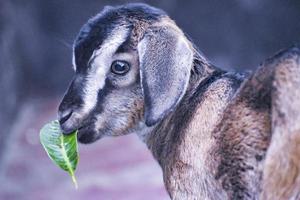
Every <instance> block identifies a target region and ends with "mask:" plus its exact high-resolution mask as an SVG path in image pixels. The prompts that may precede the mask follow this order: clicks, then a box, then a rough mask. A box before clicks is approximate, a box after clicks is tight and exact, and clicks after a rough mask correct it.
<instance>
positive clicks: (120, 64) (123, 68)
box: [111, 60, 130, 75]
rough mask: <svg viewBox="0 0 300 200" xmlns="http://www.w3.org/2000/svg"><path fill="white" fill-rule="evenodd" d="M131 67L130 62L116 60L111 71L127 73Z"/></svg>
mask: <svg viewBox="0 0 300 200" xmlns="http://www.w3.org/2000/svg"><path fill="white" fill-rule="evenodd" d="M129 69H130V64H129V63H128V62H125V61H120V60H116V61H114V62H113V63H112V64H111V71H112V72H113V73H115V74H118V75H124V74H126V73H127V72H128V71H129Z"/></svg>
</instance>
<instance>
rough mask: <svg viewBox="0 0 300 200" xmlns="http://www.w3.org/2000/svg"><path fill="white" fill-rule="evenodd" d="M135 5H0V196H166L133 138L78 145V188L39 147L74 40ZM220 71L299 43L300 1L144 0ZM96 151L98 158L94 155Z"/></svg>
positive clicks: (90, 0) (13, 1)
mask: <svg viewBox="0 0 300 200" xmlns="http://www.w3.org/2000/svg"><path fill="white" fill-rule="evenodd" d="M127 2H133V1H105V0H84V1H83V0H60V1H50V0H48V1H46V0H45V1H41V0H26V1H23V0H0V97H1V98H0V99H1V100H0V127H1V128H0V199H6V200H9V199H13V200H14V199H30V200H32V199H39V200H42V199H45V200H48V199H74V200H77V199H89V200H91V199H105V200H107V199H128V200H138V199H143V200H144V199H159V200H160V199H168V196H167V194H166V192H165V190H164V188H163V182H162V176H161V171H160V168H159V167H158V165H157V164H156V162H155V161H154V160H153V159H152V156H151V154H150V153H149V152H148V151H147V149H146V146H145V145H144V144H142V143H141V142H139V141H138V139H137V138H136V136H126V137H121V138H113V139H111V138H110V139H109V138H108V139H103V140H101V141H99V142H97V143H94V144H92V145H87V146H85V145H80V156H81V158H80V162H79V166H78V171H77V177H78V182H79V189H78V190H75V189H74V187H73V185H72V183H71V180H70V178H69V177H68V175H67V174H66V173H65V172H63V171H61V170H60V169H58V168H57V167H56V166H54V165H53V164H52V163H51V161H50V160H49V159H48V158H47V156H46V153H45V152H44V151H43V150H42V147H41V145H40V143H39V136H38V133H39V129H40V128H41V126H42V125H43V124H44V123H46V122H48V121H50V120H53V119H55V118H56V110H57V106H58V103H59V100H60V99H61V98H62V96H63V93H64V91H65V89H66V88H67V86H68V82H69V81H70V79H71V77H72V75H73V71H72V69H71V52H72V51H71V50H72V42H73V40H74V38H75V37H76V34H77V32H78V31H79V29H80V27H81V26H82V25H83V24H84V23H85V22H86V21H87V19H89V18H90V17H92V16H93V15H95V14H97V13H98V12H99V11H100V10H101V9H102V8H103V6H104V5H116V4H123V3H127ZM140 2H145V3H148V4H151V5H153V6H157V7H160V8H162V9H164V10H165V11H167V13H168V14H169V15H170V16H171V17H172V18H173V19H175V21H176V22H177V24H178V25H179V26H180V27H181V28H182V29H183V30H184V31H185V32H186V33H187V34H188V35H189V36H190V37H191V38H192V39H193V41H194V43H196V45H197V46H198V47H199V49H200V50H201V51H202V52H203V54H204V55H205V56H206V57H207V58H208V59H209V60H210V61H211V62H212V63H213V64H215V65H216V66H219V67H220V68H223V69H227V70H238V71H244V70H254V69H255V68H256V67H257V66H258V65H259V63H260V62H261V61H263V60H264V59H265V58H267V57H269V56H271V55H272V54H274V53H276V52H277V51H278V50H280V49H282V48H286V47H289V46H291V45H293V44H295V43H297V42H300V1H299V0H285V1H282V0H264V1H261V0H231V1H219V0H211V1H204V0H189V1H183V0H181V1H179V0H147V1H140ZM100 155H101V156H100Z"/></svg>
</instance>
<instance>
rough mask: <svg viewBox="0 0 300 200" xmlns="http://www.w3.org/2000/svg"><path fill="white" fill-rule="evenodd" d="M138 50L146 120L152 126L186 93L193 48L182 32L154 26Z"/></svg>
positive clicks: (146, 34)
mask: <svg viewBox="0 0 300 200" xmlns="http://www.w3.org/2000/svg"><path fill="white" fill-rule="evenodd" d="M138 54H139V62H140V76H141V84H142V89H143V93H144V101H145V115H144V116H145V122H146V125H147V126H152V125H154V124H155V123H156V122H158V121H159V120H161V119H162V118H163V117H165V116H166V115H167V114H168V113H169V112H170V111H172V110H173V109H174V108H175V106H176V105H177V104H178V102H179V101H180V100H181V98H182V97H183V95H184V94H185V91H186V88H187V85H188V82H189V77H190V71H191V66H192V63H193V51H192V49H191V48H190V47H189V45H188V43H187V41H186V39H185V37H184V35H183V34H182V33H181V32H179V31H176V30H174V29H173V28H170V27H169V28H168V27H154V28H152V29H149V30H148V31H147V32H146V33H145V35H144V38H143V39H142V40H141V41H140V43H139V44H138Z"/></svg>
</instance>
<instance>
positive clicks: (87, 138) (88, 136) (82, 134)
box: [78, 129, 102, 144]
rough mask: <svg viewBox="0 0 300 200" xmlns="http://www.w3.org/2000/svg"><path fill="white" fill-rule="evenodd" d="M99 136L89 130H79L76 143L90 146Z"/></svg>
mask: <svg viewBox="0 0 300 200" xmlns="http://www.w3.org/2000/svg"><path fill="white" fill-rule="evenodd" d="M101 137H102V136H101V134H99V133H96V132H95V131H94V130H90V129H79V130H78V141H79V142H80V143H82V144H90V143H93V142H96V141H97V140H99V139H100V138H101Z"/></svg>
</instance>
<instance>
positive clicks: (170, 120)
mask: <svg viewBox="0 0 300 200" xmlns="http://www.w3.org/2000/svg"><path fill="white" fill-rule="evenodd" d="M73 66H74V69H75V71H76V74H75V77H74V79H73V81H72V82H71V85H70V87H69V89H68V91H67V92H66V94H65V97H64V99H63V101H62V103H61V105H60V107H59V118H60V124H61V128H62V129H63V131H64V132H65V133H69V132H71V131H73V130H75V129H79V132H78V139H79V141H80V142H83V143H91V142H94V141H96V140H98V139H100V138H101V137H103V136H118V135H124V134H128V133H136V134H138V136H139V137H140V138H141V139H142V140H143V141H144V142H145V143H146V144H147V146H148V148H149V149H150V150H151V152H152V153H153V156H154V157H155V159H156V160H157V161H158V162H159V164H160V166H161V168H162V170H163V174H164V182H165V186H166V188H167V191H168V192H169V194H170V197H171V198H172V199H179V200H186V199H193V200H194V199H199V200H203V199H259V198H261V199H300V175H299V172H300V123H299V122H300V49H299V47H293V48H290V49H289V50H286V51H283V52H281V53H279V54H277V55H276V56H275V57H273V58H271V59H269V60H267V61H266V62H264V63H263V64H262V65H261V66H260V67H259V68H258V70H257V71H256V72H255V73H253V74H251V75H243V74H237V73H229V72H225V71H223V70H220V69H218V68H216V67H214V66H212V65H211V64H210V63H209V62H208V61H207V60H206V59H205V58H204V57H203V56H202V55H201V54H200V53H199V51H197V49H196V48H195V47H194V46H193V44H192V43H191V41H189V40H188V39H187V37H186V36H185V35H184V33H183V32H182V31H181V30H180V29H179V28H178V27H177V26H176V24H175V23H174V21H172V20H171V19H170V18H169V17H168V16H167V14H166V13H165V12H163V11H162V10H160V9H157V8H153V7H150V6H148V5H145V4H127V5H124V6H118V7H105V8H104V10H103V11H102V12H101V13H100V14H98V15H97V16H95V17H94V18H92V19H90V20H89V21H88V22H87V23H86V24H85V25H84V26H83V28H82V29H81V31H80V33H79V35H78V37H77V39H76V40H75V43H74V56H73Z"/></svg>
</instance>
